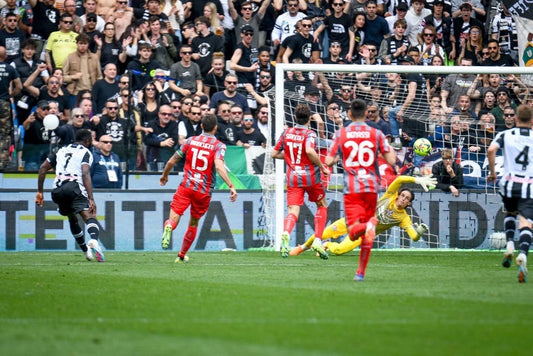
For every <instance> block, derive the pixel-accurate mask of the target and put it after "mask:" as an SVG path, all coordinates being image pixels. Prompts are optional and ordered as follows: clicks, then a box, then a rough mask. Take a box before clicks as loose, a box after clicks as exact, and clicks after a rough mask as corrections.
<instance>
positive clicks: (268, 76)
mask: <svg viewBox="0 0 533 356" xmlns="http://www.w3.org/2000/svg"><path fill="white" fill-rule="evenodd" d="M259 77H260V78H261V79H266V78H270V75H260V76H259Z"/></svg>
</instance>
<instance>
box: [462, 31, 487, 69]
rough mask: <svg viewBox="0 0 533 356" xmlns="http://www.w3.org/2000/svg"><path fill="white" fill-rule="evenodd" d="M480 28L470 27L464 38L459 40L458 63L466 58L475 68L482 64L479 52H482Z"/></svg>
mask: <svg viewBox="0 0 533 356" xmlns="http://www.w3.org/2000/svg"><path fill="white" fill-rule="evenodd" d="M481 31H482V30H481V28H479V27H477V26H475V25H474V26H471V27H470V30H469V31H468V36H467V37H466V38H464V37H463V38H461V39H460V40H459V42H460V48H461V51H460V52H459V58H458V60H459V62H461V59H462V58H468V59H470V60H472V64H473V65H475V66H477V65H479V64H481V63H482V61H483V58H482V57H481V51H482V50H483V38H482V36H481Z"/></svg>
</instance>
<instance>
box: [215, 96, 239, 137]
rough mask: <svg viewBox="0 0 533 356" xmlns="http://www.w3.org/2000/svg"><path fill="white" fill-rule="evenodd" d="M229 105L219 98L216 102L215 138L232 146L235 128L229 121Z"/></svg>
mask: <svg viewBox="0 0 533 356" xmlns="http://www.w3.org/2000/svg"><path fill="white" fill-rule="evenodd" d="M230 120H231V105H230V103H229V102H227V101H224V100H221V101H218V102H217V126H218V127H217V132H216V134H215V136H216V138H217V139H218V140H220V141H222V142H223V143H225V144H226V145H231V146H234V145H235V143H236V141H235V135H236V133H237V128H236V127H235V126H234V125H233V124H232V123H231V121H230Z"/></svg>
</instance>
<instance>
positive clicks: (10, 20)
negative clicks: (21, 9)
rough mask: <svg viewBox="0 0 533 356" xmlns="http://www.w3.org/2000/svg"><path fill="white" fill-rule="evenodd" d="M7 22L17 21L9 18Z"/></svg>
mask: <svg viewBox="0 0 533 356" xmlns="http://www.w3.org/2000/svg"><path fill="white" fill-rule="evenodd" d="M7 22H17V19H9V20H7Z"/></svg>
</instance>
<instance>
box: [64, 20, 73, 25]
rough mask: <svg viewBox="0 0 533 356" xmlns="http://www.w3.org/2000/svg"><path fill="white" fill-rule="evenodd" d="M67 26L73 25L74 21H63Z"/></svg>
mask: <svg viewBox="0 0 533 356" xmlns="http://www.w3.org/2000/svg"><path fill="white" fill-rule="evenodd" d="M62 22H63V23H64V24H65V25H72V21H62Z"/></svg>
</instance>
